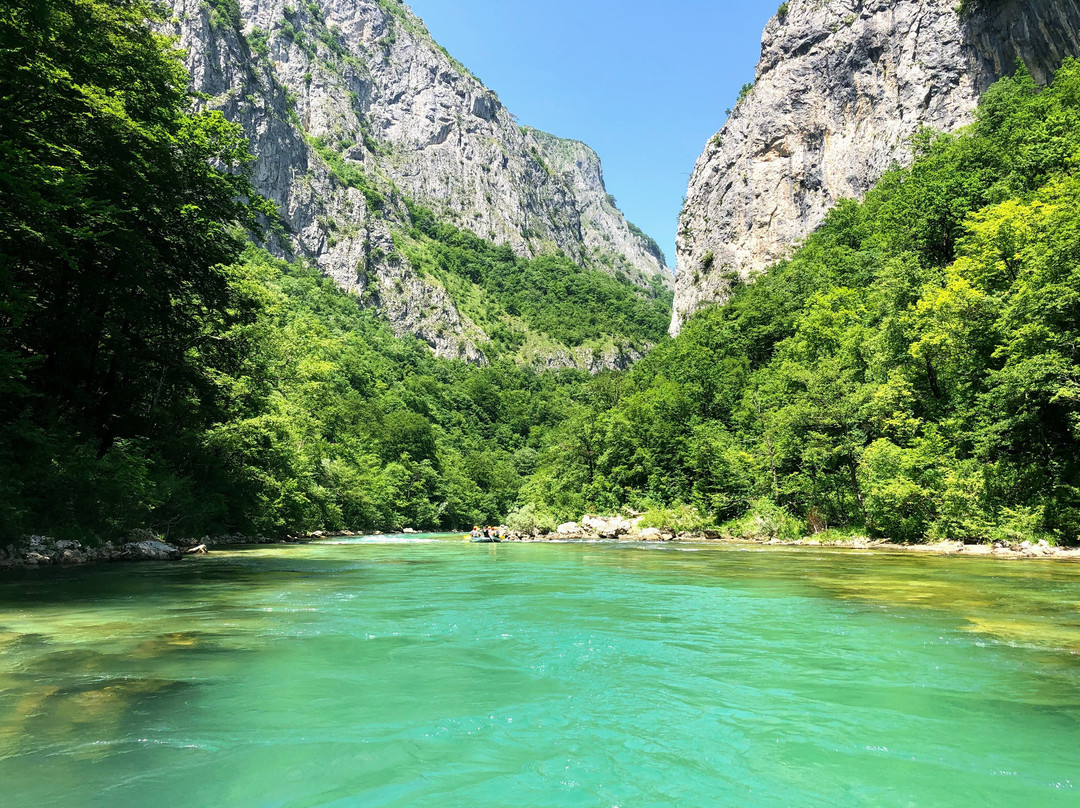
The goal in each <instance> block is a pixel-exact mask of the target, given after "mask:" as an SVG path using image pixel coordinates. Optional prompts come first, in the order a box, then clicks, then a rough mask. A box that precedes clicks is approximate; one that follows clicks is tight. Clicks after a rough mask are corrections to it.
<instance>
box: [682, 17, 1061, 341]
mask: <svg viewBox="0 0 1080 808" xmlns="http://www.w3.org/2000/svg"><path fill="white" fill-rule="evenodd" d="M1078 31H1080V2H1078V0H1028V1H1027V2H1021V0H966V2H965V3H963V4H958V3H957V2H956V0H789V2H785V3H783V4H782V5H781V7H780V12H779V13H778V14H777V16H775V17H774V18H773V19H772V20H771V21H770V22H769V23H768V25H767V26H766V28H765V33H764V35H763V37H762V45H761V59H760V61H759V62H758V65H757V72H756V80H755V82H754V84H753V86H752V88H748V89H747V91H746V92H745V94H744V96H743V97H742V98H741V99H740V100H739V102H738V103H737V104H736V106H735V110H734V111H733V112H732V113H731V115H730V117H729V118H728V120H727V123H725V124H724V127H723V128H722V129H721V130H720V131H719V132H718V133H717V134H716V136H715V137H714V138H713V139H712V140H711V141H710V142H709V144H708V145H707V146H706V149H705V152H704V153H703V154H702V155H701V157H700V158H699V160H698V162H697V165H696V167H695V169H694V173H693V175H692V177H691V180H690V186H689V190H688V192H687V201H686V204H685V206H684V208H683V212H682V215H681V217H680V220H679V232H678V235H677V240H676V246H677V249H678V259H677V266H678V269H677V275H676V292H675V306H674V312H673V316H672V323H671V331H672V333H673V334H674V333H677V332H678V331H679V329H680V327H681V325H682V323H683V321H684V320H685V319H686V317H688V316H689V315H690V314H692V313H693V312H694V311H696V310H697V309H699V308H701V307H702V306H706V305H709V304H712V303H717V302H723V301H724V300H725V299H726V298H727V294H728V291H729V288H730V285H731V281H732V280H733V279H735V278H736V277H740V278H742V279H747V278H751V277H753V276H754V275H756V274H758V273H760V272H762V271H763V270H765V269H766V268H767V267H768V266H769V265H770V264H773V263H775V262H776V261H777V260H779V259H781V258H783V257H784V256H785V255H786V254H787V253H788V252H789V251H790V249H791V248H792V247H793V246H794V245H795V244H797V243H798V242H799V241H800V240H801V239H803V238H804V237H805V236H806V235H808V234H809V233H810V232H811V231H812V230H813V229H814V228H816V227H817V226H818V225H819V224H820V223H821V221H822V220H823V218H824V216H825V213H826V212H827V211H828V209H829V208H830V207H831V206H832V205H833V204H834V203H835V202H836V201H837V200H838V199H842V198H860V197H862V195H863V194H865V193H866V192H867V191H868V190H869V189H870V187H871V186H872V185H873V184H874V183H875V182H876V181H877V180H878V179H879V178H880V177H881V175H882V174H883V173H884V172H885V171H886V170H887V169H888V168H889V167H890V166H891V165H893V164H894V163H896V162H900V163H904V162H905V161H907V160H908V159H909V158H910V151H909V143H910V139H911V136H912V135H913V134H914V133H915V132H917V131H918V130H919V129H920V128H922V127H931V128H933V129H937V130H942V131H949V130H953V129H956V128H957V127H960V126H963V125H965V124H967V123H970V121H971V120H972V114H973V112H974V110H975V108H976V105H977V102H978V98H979V95H980V94H981V93H982V92H983V91H984V90H985V89H986V88H987V87H988V86H989V85H990V84H991V83H993V81H995V80H996V79H998V78H1000V77H1001V76H1003V75H1005V74H1007V73H1011V72H1012V71H1013V70H1014V69H1015V65H1016V61H1017V59H1018V58H1020V59H1023V60H1024V61H1025V62H1026V64H1027V66H1028V68H1029V69H1030V70H1031V72H1032V74H1033V75H1034V76H1035V78H1036V79H1038V80H1040V81H1042V82H1045V81H1046V80H1047V79H1048V77H1049V76H1050V75H1051V74H1052V71H1053V70H1054V68H1055V67H1056V65H1058V64H1060V62H1061V61H1062V59H1063V58H1065V57H1066V56H1070V55H1076V54H1080V37H1078Z"/></svg>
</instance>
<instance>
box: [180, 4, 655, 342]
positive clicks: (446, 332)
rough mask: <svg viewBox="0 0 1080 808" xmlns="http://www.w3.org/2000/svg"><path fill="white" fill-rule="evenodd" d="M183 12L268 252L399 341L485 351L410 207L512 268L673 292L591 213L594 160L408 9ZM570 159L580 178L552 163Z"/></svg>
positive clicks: (614, 213)
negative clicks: (404, 232) (242, 143)
mask: <svg viewBox="0 0 1080 808" xmlns="http://www.w3.org/2000/svg"><path fill="white" fill-rule="evenodd" d="M172 7H173V11H174V14H175V20H174V28H175V33H176V34H177V35H178V37H179V40H180V44H181V45H182V46H183V47H184V48H185V49H186V50H187V52H188V60H187V62H188V67H189V69H190V71H191V73H192V76H193V81H194V86H195V89H196V90H198V91H200V92H204V93H207V94H208V95H209V96H210V100H209V101H208V103H209V104H210V105H211V106H213V107H216V108H219V109H221V110H222V111H223V112H224V113H225V115H226V116H227V117H229V118H230V119H232V120H236V121H238V122H240V123H241V124H242V125H243V126H244V128H245V130H246V131H247V132H248V134H249V136H250V138H251V142H252V150H253V152H254V154H255V155H256V157H257V162H256V164H255V168H254V184H255V186H256V188H257V189H258V190H259V191H260V192H262V193H264V194H265V195H267V196H268V197H270V198H271V199H272V200H273V201H274V202H275V203H277V204H278V206H279V208H280V210H281V213H282V218H283V222H284V225H285V227H286V230H287V231H288V233H289V238H288V239H287V240H286V239H282V240H280V241H279V242H277V243H275V244H274V245H272V246H273V247H274V248H275V249H276V251H278V252H281V253H290V252H292V253H295V254H299V255H300V256H303V257H305V258H308V259H309V260H312V261H314V262H315V263H317V265H318V266H319V267H320V268H321V269H322V271H323V272H325V273H326V274H327V275H329V276H331V277H333V278H334V279H335V280H336V281H337V282H338V284H339V285H341V286H342V287H343V288H345V289H348V290H352V291H355V292H356V293H357V294H358V295H359V296H360V298H361V300H362V301H363V302H364V303H366V304H369V305H374V306H378V307H379V308H380V309H381V310H382V311H383V312H384V314H385V315H386V317H387V318H388V319H389V320H390V322H391V323H392V324H393V325H394V327H395V330H397V331H398V332H399V333H412V334H416V335H418V336H420V337H421V338H423V339H424V340H426V341H427V342H428V343H429V344H431V345H432V346H433V347H434V348H435V350H436V351H437V352H438V353H439V354H441V355H445V356H455V357H458V356H459V357H463V358H466V359H470V360H479V359H480V358H481V354H480V351H479V350H478V347H477V346H478V345H479V344H480V343H481V342H482V341H483V340H484V339H485V337H484V334H483V332H482V331H481V329H480V328H478V327H477V326H476V325H475V324H474V323H472V322H471V321H469V320H468V318H466V317H464V316H462V315H461V314H460V313H459V312H458V311H457V309H456V307H455V304H454V301H453V299H452V297H451V296H450V295H449V294H448V293H447V292H446V290H445V289H443V288H442V287H441V286H440V285H439V284H438V282H437V281H435V280H434V279H432V278H430V277H426V276H423V275H422V274H420V273H418V272H416V271H415V270H414V268H413V267H411V266H409V263H408V260H407V259H406V258H405V257H404V256H402V255H401V254H400V253H399V252H398V250H397V249H396V248H395V243H394V233H395V231H396V230H399V229H401V228H402V227H404V226H407V224H408V221H409V214H408V210H407V206H406V204H405V200H406V198H408V199H411V200H412V201H415V202H418V203H420V204H423V205H425V206H427V207H429V208H431V209H432V210H434V211H435V212H436V214H437V215H439V216H440V217H441V218H444V219H445V220H447V221H449V222H451V223H453V224H456V225H457V226H459V227H464V228H468V229H469V230H472V231H473V232H475V233H476V234H478V235H480V236H482V237H485V238H489V239H491V240H492V241H495V242H497V243H506V244H509V245H510V246H511V247H512V248H513V249H514V251H515V252H517V253H518V254H519V255H523V256H533V255H538V254H543V253H548V252H553V251H556V250H562V251H563V252H565V253H566V254H567V255H568V256H570V257H571V258H572V259H574V260H575V261H577V262H579V263H582V264H584V265H588V266H592V267H595V268H597V269H602V270H606V271H608V272H610V273H611V274H615V272H616V270H617V269H622V271H623V274H624V275H625V276H626V277H627V278H629V279H630V280H632V281H633V282H635V283H637V284H639V285H641V286H648V285H649V283H650V279H652V278H653V277H658V278H660V279H661V282H663V283H670V272H669V271H668V270H667V269H666V267H665V266H664V262H663V260H662V257H660V256H659V255H658V251H656V252H655V253H654V252H653V251H651V250H650V247H649V245H650V241H651V240H649V239H648V238H647V237H645V236H644V235H643V234H639V231H638V232H635V230H636V229H635V228H632V225H630V224H629V223H627V221H626V219H625V218H624V217H623V215H622V214H621V213H620V212H619V211H618V210H617V209H616V208H614V207H613V206H604V205H601V204H597V201H596V195H597V188H599V189H601V191H602V188H603V180H602V178H601V170H600V163H599V160H598V158H597V157H596V155H595V154H594V153H593V152H592V151H591V150H589V149H587V147H584V146H581V145H580V144H576V143H570V144H568V145H567V146H566V147H565V149H563V148H562V147H560V146H558V145H557V144H560V143H562V141H559V139H558V138H554V137H552V136H549V135H544V134H542V133H538V132H534V131H532V130H524V129H522V128H520V127H519V126H518V125H517V123H516V122H515V121H514V119H513V117H512V116H511V115H510V113H509V112H508V111H507V110H506V109H505V108H504V107H503V106H502V104H501V103H500V101H499V99H498V98H497V97H496V96H495V94H494V93H492V92H491V91H490V90H488V89H487V88H486V87H485V86H484V85H483V84H482V83H481V82H480V81H479V80H478V79H477V78H475V77H474V76H472V75H471V74H469V73H468V71H467V70H465V68H464V67H462V66H461V65H460V64H458V63H457V62H456V61H454V60H453V59H452V58H451V57H450V56H449V55H448V54H447V53H446V52H445V51H444V50H443V49H442V48H440V47H439V46H438V45H437V44H436V43H435V42H434V41H433V40H432V39H431V37H430V35H429V34H428V32H427V30H426V28H425V27H424V25H423V23H422V22H421V21H420V20H419V19H418V18H417V17H415V16H414V15H413V14H412V12H411V11H409V9H408V8H407V7H406V6H404V5H403V4H402V3H401V2H399V0H289V1H288V2H287V1H286V0H239V2H238V4H236V3H234V2H233V0H210V2H207V0H172ZM563 151H569V152H572V153H574V154H575V155H576V157H575V160H574V161H573V162H574V166H575V168H576V171H567V170H563V169H564V168H566V166H564V165H563V164H562V163H560V164H559V167H558V168H553V167H552V165H550V164H549V163H548V162H547V161H546V159H545V156H544V155H549V156H551V158H552V161H553V162H554V156H555V155H559V154H562V153H563ZM605 236H606V237H607V238H606V240H605Z"/></svg>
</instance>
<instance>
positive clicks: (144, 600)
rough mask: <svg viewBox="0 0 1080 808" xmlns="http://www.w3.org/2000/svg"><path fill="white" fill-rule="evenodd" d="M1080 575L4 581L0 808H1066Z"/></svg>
mask: <svg viewBox="0 0 1080 808" xmlns="http://www.w3.org/2000/svg"><path fill="white" fill-rule="evenodd" d="M1078 750H1080V565H1078V564H1070V563H1062V562H1041V561H1027V562H1021V563H1016V562H1003V561H997V560H992V559H974V558H969V559H963V558H925V557H921V556H909V555H900V556H898V555H887V554H880V553H865V554H859V553H852V552H838V551H829V550H819V549H810V548H799V549H786V548H780V549H771V548H770V549H768V550H761V549H760V548H758V549H745V550H741V551H740V550H738V549H730V548H716V547H694V546H685V545H684V546H673V545H653V546H643V545H626V544H622V545H620V544H615V543H611V544H543V545H519V544H502V545H475V544H467V543H461V542H460V541H452V542H451V541H425V540H424V537H420V538H417V539H409V540H402V539H368V540H341V541H334V542H326V543H321V544H314V545H309V546H303V547H277V546H274V547H264V548H257V549H244V550H234V551H228V552H218V553H214V554H212V555H210V556H207V557H200V558H189V559H186V560H185V561H184V562H183V563H181V564H139V565H114V566H98V567H87V568H72V569H63V570H60V569H46V570H25V571H16V572H12V573H7V574H5V575H4V576H3V577H0V784H2V785H3V795H2V796H0V802H2V804H3V805H4V806H7V807H8V808H22V806H35V808H38V807H44V806H80V807H81V808H85V807H87V806H102V807H104V806H109V808H126V807H127V806H132V807H134V806H139V808H142V807H143V806H150V805H153V806H160V808H169V806H185V807H186V808H192V807H195V806H244V808H248V807H249V806H282V807H283V808H284V807H288V808H306V807H307V806H364V807H365V808H368V807H369V806H410V808H412V807H413V806H439V808H445V807H446V806H470V807H472V806H478V807H481V806H490V807H491V808H495V807H496V806H499V807H500V808H501V807H502V806H511V805H521V806H559V808H570V807H572V806H604V807H605V808H610V806H621V808H634V807H636V806H728V805H730V806H920V808H921V807H923V806H1009V807H1010V808H1012V807H1013V806H1044V805H1045V806H1056V805H1078V804H1080V794H1077V789H1076V786H1077V784H1078V782H1080V776H1078V775H1080V763H1078V759H1080V752H1078Z"/></svg>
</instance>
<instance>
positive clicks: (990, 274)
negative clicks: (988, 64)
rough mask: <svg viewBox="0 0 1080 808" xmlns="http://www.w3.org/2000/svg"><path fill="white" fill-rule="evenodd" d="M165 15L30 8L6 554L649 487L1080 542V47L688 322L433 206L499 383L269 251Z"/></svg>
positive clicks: (428, 221) (524, 523) (515, 512)
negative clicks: (552, 351) (50, 541)
mask: <svg viewBox="0 0 1080 808" xmlns="http://www.w3.org/2000/svg"><path fill="white" fill-rule="evenodd" d="M154 14H155V12H154V10H153V8H152V7H151V6H150V5H148V4H147V3H145V2H144V0H110V2H108V3H106V2H102V0H48V2H44V3H42V2H31V1H30V0H15V2H12V3H8V4H7V5H6V6H5V8H4V9H3V11H0V98H2V103H3V110H4V113H5V114H4V116H2V117H0V155H2V157H3V159H2V160H0V217H2V219H0V224H2V226H0V492H2V493H0V537H3V538H5V539H6V538H10V537H14V536H16V535H18V534H20V533H24V532H49V533H52V534H53V535H58V536H63V535H75V536H78V537H79V538H84V539H85V538H87V537H88V536H95V535H96V536H98V537H101V538H112V537H115V536H118V535H121V534H122V533H123V532H125V531H126V530H129V529H130V528H133V527H136V526H145V527H150V528H154V529H157V530H159V531H161V532H163V533H173V532H176V533H183V534H188V535H191V534H196V535H197V534H200V533H203V532H219V531H220V532H224V531H231V530H243V531H263V532H284V531H287V530H302V529H314V528H343V527H348V528H353V529H391V528H400V527H404V526H406V525H410V526H414V527H417V528H434V529H439V528H442V529H457V528H461V527H467V526H469V525H471V524H473V523H479V522H493V521H497V520H499V519H501V517H503V516H506V515H509V517H510V519H511V520H512V523H513V524H515V525H517V526H520V527H532V526H548V527H551V526H554V524H555V523H556V522H557V521H558V520H560V519H563V518H573V517H577V516H579V515H580V514H581V513H582V512H583V511H585V510H587V509H588V510H600V511H613V510H615V509H618V508H621V507H623V506H634V507H638V508H645V509H649V510H650V511H651V512H650V513H649V514H648V516H647V518H646V523H648V524H656V525H665V526H675V527H686V528H696V527H701V526H703V525H706V524H709V523H713V524H715V523H720V522H725V521H732V522H733V524H734V529H736V530H749V529H754V530H762V531H765V532H768V533H770V534H771V535H777V536H794V535H799V534H800V533H802V532H804V531H805V530H807V529H809V530H820V529H825V528H827V527H832V526H838V527H857V528H860V529H867V530H870V531H872V532H873V533H875V534H879V535H884V536H889V537H892V538H896V539H908V540H920V539H923V538H926V537H948V538H957V539H965V540H972V539H975V540H980V539H991V538H1017V537H1021V536H1035V535H1045V536H1047V537H1049V538H1052V539H1055V540H1059V541H1076V540H1077V539H1078V537H1080V357H1078V351H1080V166H1078V161H1080V64H1077V63H1075V62H1068V63H1066V64H1065V65H1064V66H1063V67H1062V69H1061V71H1060V72H1059V74H1058V76H1057V78H1056V80H1055V82H1054V84H1053V86H1052V87H1050V88H1048V89H1045V90H1040V89H1039V88H1037V87H1036V86H1035V85H1034V83H1033V82H1032V81H1031V80H1030V79H1029V78H1028V77H1027V76H1026V74H1024V73H1020V74H1018V75H1017V77H1015V78H1013V79H1007V80H1005V81H1002V82H1000V83H999V84H997V85H995V87H993V88H992V89H991V90H990V92H989V93H987V95H986V97H985V98H984V101H983V103H982V106H981V109H980V112H979V115H978V120H977V122H976V123H975V124H974V125H973V126H972V127H971V128H970V130H969V131H966V132H964V133H961V134H958V135H955V136H937V135H932V134H930V133H924V134H922V135H920V136H919V137H918V138H917V139H916V142H915V144H914V146H915V151H916V158H917V159H916V161H915V163H914V165H913V166H912V167H911V168H910V169H896V170H894V171H892V172H890V173H889V174H888V175H887V176H886V177H885V178H884V179H883V180H882V181H881V182H880V183H879V185H878V186H877V188H876V189H875V190H874V191H873V192H872V193H871V194H869V195H868V197H867V199H866V200H865V201H864V202H863V203H862V204H855V203H853V202H847V203H843V204H841V205H839V206H838V207H837V208H836V209H835V210H834V211H833V212H832V213H831V215H830V216H829V218H828V220H827V221H826V223H825V224H824V226H823V227H822V228H821V229H820V231H819V232H817V233H816V234H815V235H814V236H812V237H811V238H810V239H808V241H807V242H806V244H805V245H804V246H803V247H802V249H800V250H799V251H798V252H797V253H796V254H795V255H794V256H793V257H792V258H791V259H790V260H789V261H786V262H784V263H782V264H780V265H779V266H777V267H776V268H774V269H773V270H772V271H771V272H770V273H768V274H767V275H765V276H764V277H762V278H761V279H759V280H758V281H757V282H756V283H754V284H752V285H745V286H742V287H740V288H738V289H736V290H735V293H734V295H733V298H732V300H731V301H730V303H729V304H727V305H726V306H723V307H719V308H715V309H711V310H708V311H704V312H702V313H700V314H699V315H697V316H696V317H694V318H693V319H691V321H690V322H689V323H687V325H686V327H685V329H684V331H683V333H682V334H681V335H680V336H679V337H678V338H677V339H674V340H669V339H666V338H662V337H661V335H662V334H663V332H664V329H665V326H666V322H667V309H668V303H669V301H670V298H669V297H668V296H667V292H666V291H665V290H663V289H661V288H659V287H654V288H652V289H635V288H633V287H631V286H630V285H629V284H627V283H622V282H620V281H619V280H618V279H615V278H611V277H609V276H607V275H604V274H602V273H599V272H596V271H594V270H590V269H583V268H581V267H578V266H576V265H575V264H573V263H572V262H571V261H569V260H568V259H567V258H565V257H563V256H561V255H552V256H546V257H539V258H534V259H531V260H526V259H522V258H519V257H516V256H514V255H513V253H512V252H511V251H510V250H509V249H508V248H506V247H497V246H495V245H493V244H491V243H489V242H486V241H484V240H483V239H480V238H478V237H476V236H474V235H472V234H471V233H468V232H467V231H464V230H461V229H458V228H454V227H451V226H448V225H446V224H444V223H440V222H439V221H437V220H436V219H435V217H433V216H432V215H431V213H430V212H429V211H427V210H425V209H424V208H422V207H419V206H416V205H410V206H409V213H410V216H411V220H412V226H411V228H409V229H405V230H403V231H402V232H400V233H398V240H397V244H396V248H397V249H399V250H400V251H401V252H402V253H404V254H405V256H406V257H407V258H408V259H409V260H410V262H411V263H412V264H413V265H414V266H416V267H418V268H419V269H420V270H421V271H423V272H425V273H428V274H429V275H430V276H432V277H434V278H435V279H437V280H439V281H440V282H442V283H444V284H445V285H446V287H447V288H448V289H449V290H450V291H451V292H452V294H453V295H454V297H455V300H456V301H457V302H458V304H459V306H461V307H462V308H463V310H466V312H467V313H469V314H470V316H472V317H474V319H476V321H477V322H480V323H481V325H482V326H483V327H484V328H485V329H486V330H487V332H488V334H489V335H490V336H491V337H492V340H493V342H492V345H491V346H490V347H489V350H488V354H489V359H492V360H493V361H492V364H490V365H488V366H485V367H477V366H473V365H468V364H465V363H461V362H452V361H447V360H440V359H436V358H435V357H434V356H433V355H432V354H431V352H430V351H429V350H428V349H427V347H426V346H424V345H423V344H422V343H420V342H418V341H416V340H411V339H398V338H396V337H395V336H393V334H392V332H391V331H390V329H389V327H388V326H387V325H386V324H385V323H383V322H382V321H380V320H379V319H378V318H377V317H376V316H375V315H374V314H372V313H371V312H370V311H365V310H363V309H362V308H361V307H360V306H359V305H358V301H357V300H356V298H354V297H352V296H351V295H348V294H346V293H344V292H342V291H341V290H339V289H337V288H336V287H335V286H334V285H333V283H332V282H331V281H329V280H327V279H325V278H323V277H321V276H320V275H319V274H318V273H317V272H315V271H314V270H312V269H310V268H308V267H306V266H304V265H303V264H302V263H292V264H288V263H284V262H280V261H277V260H275V259H273V258H271V257H270V256H269V255H268V254H267V253H265V252H264V251H262V250H260V249H259V248H258V247H256V246H254V245H253V244H252V243H250V242H249V240H248V239H249V234H257V232H258V225H259V222H260V221H263V222H265V221H267V220H268V219H267V215H268V214H272V211H271V210H270V209H269V207H268V206H267V205H266V204H265V203H264V202H263V201H262V200H260V199H259V198H258V197H257V196H255V195H254V194H253V193H252V192H251V189H250V187H249V186H248V183H247V180H246V178H245V173H244V167H245V165H246V164H247V163H248V162H249V161H250V159H251V158H250V155H248V153H247V149H246V144H245V142H244V139H243V137H242V133H241V132H240V130H239V129H238V128H237V127H235V126H233V125H230V124H228V123H227V122H226V121H224V120H223V119H222V118H221V116H220V115H217V114H214V113H208V112H196V111H194V106H193V103H192V102H193V99H191V98H190V97H189V96H188V94H187V92H186V90H185V87H186V84H187V78H186V76H185V75H184V72H183V70H182V67H181V63H180V60H179V57H178V54H177V52H176V51H175V50H174V49H173V48H172V46H171V45H170V43H169V42H168V41H167V40H165V39H163V38H161V37H159V36H157V35H155V34H153V33H151V32H150V30H149V29H148V27H147V25H146V23H147V21H148V20H151V19H153V18H154ZM315 145H316V147H319V146H320V144H318V143H316V144H315ZM331 167H332V168H333V167H334V165H332V166H331ZM336 170H337V171H339V172H343V171H346V170H347V166H345V164H344V163H342V164H341V165H337V166H336ZM356 182H359V180H358V179H357V180H356ZM369 190H370V189H369ZM372 201H373V203H374V201H379V202H381V201H382V200H381V197H380V198H379V199H378V200H374V198H372ZM245 229H246V230H247V233H245ZM256 240H257V237H256ZM470 305H471V306H473V307H474V309H475V311H469V310H468V307H469V306H470ZM538 335H539V336H538ZM540 338H542V339H546V340H550V344H551V345H559V344H561V345H570V346H580V345H584V346H590V345H591V346H592V347H594V348H595V349H600V348H602V347H604V346H606V347H609V348H610V347H612V346H615V347H626V348H628V349H641V348H643V347H645V346H646V345H647V344H649V343H652V342H655V341H657V340H658V339H659V340H660V344H659V345H658V346H657V347H656V348H655V350H653V351H652V353H651V354H650V355H649V356H648V357H646V358H645V359H644V360H643V361H641V362H640V363H639V364H638V365H636V366H635V367H634V368H633V370H632V371H630V372H629V373H622V374H620V373H605V374H600V375H597V376H594V377H589V376H586V375H585V374H583V373H581V372H577V371H566V372H561V373H536V372H534V371H533V370H531V369H528V368H527V367H524V366H522V365H520V364H519V363H516V362H515V359H520V358H521V357H522V350H521V349H522V346H523V344H524V343H525V342H526V341H528V340H536V339H540Z"/></svg>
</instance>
